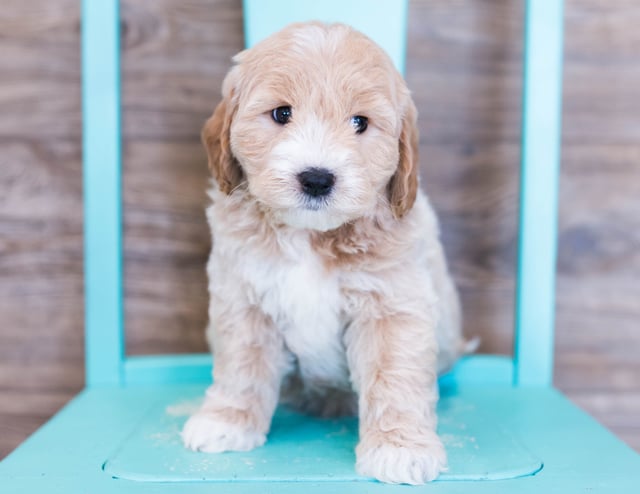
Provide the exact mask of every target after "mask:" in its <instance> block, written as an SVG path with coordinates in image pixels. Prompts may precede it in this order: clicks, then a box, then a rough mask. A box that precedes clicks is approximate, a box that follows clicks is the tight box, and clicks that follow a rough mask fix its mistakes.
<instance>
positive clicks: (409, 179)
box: [387, 98, 418, 218]
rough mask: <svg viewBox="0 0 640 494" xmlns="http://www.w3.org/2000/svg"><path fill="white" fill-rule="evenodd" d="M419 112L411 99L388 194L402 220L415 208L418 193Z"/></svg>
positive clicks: (395, 213)
mask: <svg viewBox="0 0 640 494" xmlns="http://www.w3.org/2000/svg"><path fill="white" fill-rule="evenodd" d="M417 118H418V111H417V110H416V107H415V105H414V104H413V101H411V98H409V103H408V105H407V109H406V112H405V115H404V118H403V119H402V132H401V134H400V144H399V145H400V159H399V161H398V168H397V169H396V172H395V173H394V174H393V176H392V177H391V180H390V181H389V185H388V187H387V192H388V196H389V204H390V205H391V210H392V211H393V214H394V216H395V217H396V218H402V217H403V216H404V215H405V214H406V213H407V211H409V210H410V209H411V208H412V207H413V203H414V202H415V200H416V195H417V193H418V125H417Z"/></svg>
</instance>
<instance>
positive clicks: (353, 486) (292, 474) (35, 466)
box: [0, 384, 640, 494]
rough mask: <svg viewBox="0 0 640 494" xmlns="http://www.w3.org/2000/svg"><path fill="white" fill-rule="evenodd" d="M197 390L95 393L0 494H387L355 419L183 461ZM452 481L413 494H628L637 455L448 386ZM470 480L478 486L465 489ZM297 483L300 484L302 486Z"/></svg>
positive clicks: (285, 430) (532, 394)
mask: <svg viewBox="0 0 640 494" xmlns="http://www.w3.org/2000/svg"><path fill="white" fill-rule="evenodd" d="M203 389H204V385H193V384H191V385H170V386H168V385H163V386H144V387H143V386H140V387H129V388H92V389H87V390H85V391H83V392H82V393H80V395H79V396H78V397H76V398H75V399H74V400H73V401H72V402H71V403H70V404H69V405H67V406H66V407H65V408H64V409H63V410H62V411H60V412H59V413H58V414H57V415H56V416H55V417H54V418H53V419H51V421H49V422H48V423H47V424H45V425H44V426H43V427H42V428H41V429H40V430H39V431H38V432H37V433H36V434H34V435H33V436H31V437H30V438H29V439H28V440H27V441H26V442H25V443H24V444H23V445H22V446H21V447H19V448H18V449H17V450H16V451H15V452H14V453H12V454H11V455H10V456H9V457H8V458H7V459H6V460H5V461H3V462H2V463H1V464H0V485H2V486H3V489H2V491H3V492H11V493H14V492H16V493H17V492H41V491H45V490H46V492H48V493H58V492H59V493H65V494H66V493H70V492H81V491H86V488H87V486H88V485H91V489H90V491H91V492H92V493H107V492H118V493H129V492H132V493H134V492H180V493H191V492H193V493H198V492H202V493H204V492H207V493H212V492H224V493H233V492H238V493H246V492H257V493H262V492H267V491H269V492H278V493H288V492H301V490H304V491H306V492H308V493H313V492H323V493H326V492H330V491H331V490H332V489H340V492H378V491H381V492H382V491H385V492H395V491H396V490H397V491H398V492H400V490H402V489H404V490H405V491H406V489H407V488H406V487H404V486H389V485H384V484H380V483H378V482H375V481H371V480H369V479H365V478H362V477H359V476H357V475H356V474H355V472H354V461H355V458H354V454H353V448H354V446H355V443H356V441H357V423H356V421H355V420H354V419H342V420H319V419H312V418H309V417H304V416H301V415H299V414H297V413H294V412H292V411H289V410H285V409H281V410H279V411H278V413H277V414H276V417H275V418H274V422H273V427H272V430H271V433H270V435H269V439H268V441H267V444H266V445H265V446H263V447H262V448H259V449H257V450H255V451H252V452H248V453H224V454H218V455H211V454H205V453H194V452H190V451H186V450H185V449H184V448H183V447H182V445H181V444H180V439H179V435H178V432H179V430H180V428H181V426H182V423H183V422H184V420H185V419H186V417H187V415H188V414H189V413H190V412H191V411H192V410H193V409H194V408H195V407H196V406H197V404H198V397H200V396H202V393H203ZM439 417H440V425H439V430H440V434H441V435H442V437H443V439H444V441H445V445H446V447H447V451H448V454H449V466H450V468H449V471H448V472H447V473H446V474H443V475H442V476H441V478H440V479H439V480H438V481H436V482H435V483H433V484H431V485H427V486H424V487H416V488H413V490H414V491H415V492H432V493H439V492H443V493H445V492H446V493H449V492H451V493H454V492H465V493H468V492H491V493H501V492H518V493H527V492H536V493H539V492H562V493H569V492H583V491H585V490H588V491H589V492H606V493H615V492H633V489H634V486H635V488H637V486H638V485H640V456H638V455H637V454H636V453H635V452H633V451H632V450H631V449H630V448H628V447H627V446H626V445H624V444H623V443H622V442H621V441H619V440H618V439H616V438H615V437H614V436H613V435H611V434H610V433H609V432H607V431H606V430H605V429H604V428H603V427H602V426H600V425H599V424H597V423H596V422H595V421H594V420H592V419H591V418H589V417H588V416H587V415H586V414H585V413H583V412H582V411H580V410H579V409H578V408H576V407H575V406H574V405H572V404H571V403H570V402H569V401H568V400H567V399H566V398H564V397H563V396H562V395H561V394H560V393H558V392H557V391H555V390H553V389H546V388H543V389H538V388H531V389H526V388H511V387H507V386H466V387H460V388H457V387H456V386H453V385H445V386H444V388H443V390H442V398H441V401H440V405H439ZM468 480H476V481H477V480H484V481H481V482H473V483H470V482H467V481H468ZM301 482H305V483H304V486H303V485H302V484H301Z"/></svg>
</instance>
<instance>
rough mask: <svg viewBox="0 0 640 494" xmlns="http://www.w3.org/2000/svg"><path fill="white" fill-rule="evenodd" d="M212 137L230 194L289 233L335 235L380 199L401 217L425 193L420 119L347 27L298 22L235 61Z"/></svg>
mask: <svg viewBox="0 0 640 494" xmlns="http://www.w3.org/2000/svg"><path fill="white" fill-rule="evenodd" d="M235 61H236V65H235V66H234V67H233V68H232V69H231V71H230V72H229V74H228V76H227V78H226V79H225V82H224V85H223V97H224V99H223V101H222V102H221V103H220V105H219V106H218V108H217V109H216V111H215V113H214V115H213V116H212V117H211V119H209V121H208V122H207V124H206V125H205V128H204V130H203V140H204V142H205V146H206V147H207V150H208V152H209V165H210V167H211V169H212V172H213V174H214V176H215V178H216V179H217V180H218V183H219V186H220V189H221V190H222V191H223V192H224V193H227V194H230V193H233V191H234V189H235V188H236V187H237V186H238V185H240V184H242V183H243V182H244V181H245V180H246V182H247V184H248V189H249V192H250V193H251V194H252V195H253V196H254V197H255V198H256V199H257V200H258V201H260V202H261V203H262V204H263V206H265V207H266V208H268V209H269V210H270V211H272V213H273V214H274V215H275V216H276V217H277V218H278V219H279V220H280V221H282V222H283V223H285V224H288V225H290V226H293V227H298V228H308V229H314V230H323V231H324V230H330V229H333V228H337V227H339V226H340V225H342V224H344V223H346V222H348V221H351V220H354V219H357V218H359V217H362V216H365V215H367V214H368V213H370V212H371V211H373V209H374V207H375V206H376V204H377V203H379V202H380V201H382V202H384V203H386V204H388V207H390V208H392V210H393V212H394V214H395V215H396V217H400V216H402V215H403V214H404V213H405V212H406V211H407V210H408V209H409V208H410V207H411V206H412V205H413V201H414V199H415V195H416V190H417V149H416V148H417V132H416V129H415V118H416V112H415V108H414V106H413V103H412V102H411V99H410V96H409V92H408V90H407V88H406V86H405V84H404V82H403V80H402V78H401V77H400V75H399V74H398V73H397V71H396V70H395V69H394V67H393V65H392V63H391V61H390V59H389V58H388V57H387V55H386V54H385V53H384V52H383V51H382V50H381V49H380V48H379V47H378V46H377V45H375V44H374V43H373V42H372V41H370V40H369V39H368V38H366V37H365V36H363V35H362V34H360V33H358V32H356V31H353V30H352V29H350V28H348V27H347V26H343V25H323V24H316V23H312V24H297V25H292V26H290V27H288V28H286V29H285V30H283V31H281V32H280V33H277V34H275V35H274V36H272V37H270V38H268V39H267V40H265V41H263V42H262V43H260V44H258V45H256V46H255V47H254V48H252V49H250V50H246V51H244V52H242V53H240V54H239V55H237V56H236V57H235Z"/></svg>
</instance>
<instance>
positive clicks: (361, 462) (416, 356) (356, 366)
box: [346, 300, 446, 484]
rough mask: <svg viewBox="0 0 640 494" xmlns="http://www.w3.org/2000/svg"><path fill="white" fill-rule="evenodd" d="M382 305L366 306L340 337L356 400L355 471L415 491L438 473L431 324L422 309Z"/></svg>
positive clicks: (440, 457) (442, 461)
mask: <svg viewBox="0 0 640 494" xmlns="http://www.w3.org/2000/svg"><path fill="white" fill-rule="evenodd" d="M384 304H385V301H382V304H381V303H380V301H379V300H377V301H373V303H372V304H369V307H370V308H371V310H365V311H363V312H365V313H366V314H364V315H363V316H361V317H359V318H358V319H357V320H355V321H354V323H353V324H352V326H351V327H350V328H349V330H348V332H347V333H346V344H347V355H348V358H349V366H350V370H351V378H352V381H353V383H354V386H355V387H356V390H357V391H358V394H359V405H358V406H359V415H360V442H359V444H358V446H357V448H356V457H357V463H356V469H357V471H358V473H360V474H361V475H364V476H368V477H375V478H376V479H378V480H381V481H383V482H391V483H406V484H423V483H425V482H428V481H431V480H433V479H435V478H436V477H437V476H438V474H439V473H440V472H441V471H442V470H444V469H445V468H446V453H445V450H444V447H443V445H442V442H441V441H440V438H439V437H438V436H437V434H436V430H435V429H436V422H437V420H436V415H435V406H436V402H437V398H438V397H437V388H436V357H437V344H436V339H435V335H434V330H435V327H434V325H435V321H434V318H433V317H432V314H430V312H429V311H428V310H425V309H426V308H427V307H428V306H427V304H426V303H425V304H424V306H422V307H421V305H422V304H412V305H417V307H407V305H406V304H404V303H403V302H402V301H394V302H392V303H391V304H389V305H393V306H396V304H397V306H396V307H393V308H392V307H386V308H385V307H384ZM403 305H405V307H403ZM365 306H366V305H365ZM374 306H375V307H374ZM407 308H408V309H409V310H406V309H407Z"/></svg>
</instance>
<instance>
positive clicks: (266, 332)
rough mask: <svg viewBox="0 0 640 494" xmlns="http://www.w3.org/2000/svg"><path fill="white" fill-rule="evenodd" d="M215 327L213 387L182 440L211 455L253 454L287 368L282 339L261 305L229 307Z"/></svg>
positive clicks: (273, 408)
mask: <svg viewBox="0 0 640 494" xmlns="http://www.w3.org/2000/svg"><path fill="white" fill-rule="evenodd" d="M212 304H221V305H223V306H224V304H223V302H221V301H215V300H212ZM218 307H220V305H218ZM212 324H213V325H215V330H214V334H213V335H212V339H213V347H214V373H213V378H214V379H213V385H212V386H211V387H210V388H209V389H208V390H207V393H206V397H205V401H204V403H203V404H202V407H201V408H200V409H199V410H198V411H197V412H196V413H195V414H194V415H193V416H191V418H189V420H188V421H187V423H186V424H185V426H184V429H183V431H182V439H183V441H184V443H185V446H187V447H188V448H190V449H193V450H198V451H204V452H207V453H218V452H222V451H248V450H250V449H253V448H255V447H257V446H261V445H262V444H264V442H265V439H266V434H267V432H268V431H269V427H270V424H271V418H272V415H273V412H274V410H275V407H276V404H277V401H278V393H279V389H280V380H281V378H282V371H283V367H284V359H285V357H284V350H283V343H282V338H281V336H280V334H279V333H278V331H277V330H276V328H275V325H274V323H273V321H272V320H271V318H270V317H268V316H266V315H265V314H263V313H262V311H261V310H260V309H259V308H257V307H256V306H247V307H244V308H241V309H239V308H237V307H236V308H229V309H227V310H225V311H223V312H222V313H221V314H219V315H216V316H215V320H213V319H212Z"/></svg>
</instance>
